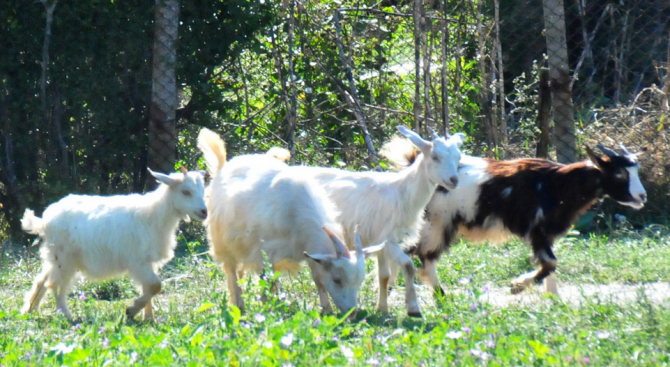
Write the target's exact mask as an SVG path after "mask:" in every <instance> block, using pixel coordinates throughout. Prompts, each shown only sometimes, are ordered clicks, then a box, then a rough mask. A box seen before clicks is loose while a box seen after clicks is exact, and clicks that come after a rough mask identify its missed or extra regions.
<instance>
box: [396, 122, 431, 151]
mask: <svg viewBox="0 0 670 367" xmlns="http://www.w3.org/2000/svg"><path fill="white" fill-rule="evenodd" d="M398 131H399V132H400V133H401V134H403V135H405V137H406V138H407V139H409V141H411V142H412V144H414V146H415V147H417V148H419V150H421V151H422V152H423V153H424V154H428V153H429V152H430V148H431V147H432V146H433V144H432V143H431V142H429V141H426V140H424V139H423V138H422V137H421V136H419V134H417V133H415V132H414V131H412V130H410V129H408V128H406V127H404V126H398Z"/></svg>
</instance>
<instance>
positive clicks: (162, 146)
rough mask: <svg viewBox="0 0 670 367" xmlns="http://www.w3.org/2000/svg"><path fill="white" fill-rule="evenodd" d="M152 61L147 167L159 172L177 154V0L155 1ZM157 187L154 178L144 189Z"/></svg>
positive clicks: (168, 167)
mask: <svg viewBox="0 0 670 367" xmlns="http://www.w3.org/2000/svg"><path fill="white" fill-rule="evenodd" d="M155 6H156V10H155V17H156V25H155V30H154V55H153V58H154V61H153V74H152V87H151V88H152V89H151V107H150V110H149V149H148V156H147V161H148V164H149V168H151V169H152V170H155V171H159V172H166V173H170V172H172V171H174V164H175V159H176V154H177V137H176V129H175V125H176V121H175V114H176V113H175V111H176V110H177V106H178V102H179V101H178V100H177V81H176V74H175V68H176V64H177V34H178V28H179V0H156V5H155ZM155 187H156V182H155V180H148V181H147V188H148V189H153V188H155Z"/></svg>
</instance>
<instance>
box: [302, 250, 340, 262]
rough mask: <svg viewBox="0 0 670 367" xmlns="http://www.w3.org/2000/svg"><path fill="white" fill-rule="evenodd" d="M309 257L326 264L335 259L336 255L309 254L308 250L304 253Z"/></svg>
mask: <svg viewBox="0 0 670 367" xmlns="http://www.w3.org/2000/svg"><path fill="white" fill-rule="evenodd" d="M302 254H303V255H305V257H307V258H308V259H312V260H314V261H316V262H317V263H319V264H321V265H326V264H329V263H331V262H332V261H333V260H335V256H334V255H331V254H308V253H307V252H306V251H305V252H303V253H302Z"/></svg>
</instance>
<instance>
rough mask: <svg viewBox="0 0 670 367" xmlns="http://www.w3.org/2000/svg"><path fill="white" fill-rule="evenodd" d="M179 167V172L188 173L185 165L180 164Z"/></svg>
mask: <svg viewBox="0 0 670 367" xmlns="http://www.w3.org/2000/svg"><path fill="white" fill-rule="evenodd" d="M179 169H180V170H181V173H183V174H184V176H186V175H188V170H187V169H186V167H184V166H183V165H182V166H180V167H179Z"/></svg>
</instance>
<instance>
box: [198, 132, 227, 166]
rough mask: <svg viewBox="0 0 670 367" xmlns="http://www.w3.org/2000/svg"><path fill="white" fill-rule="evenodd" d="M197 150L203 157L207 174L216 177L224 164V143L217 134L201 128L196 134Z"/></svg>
mask: <svg viewBox="0 0 670 367" xmlns="http://www.w3.org/2000/svg"><path fill="white" fill-rule="evenodd" d="M198 149H200V151H201V152H202V155H203V156H204V157H205V164H206V165H207V170H209V174H210V175H211V176H212V177H214V176H216V174H217V173H218V172H219V171H220V170H221V168H222V167H223V165H224V164H225V163H226V143H224V142H223V139H221V137H220V136H219V135H218V134H217V133H215V132H213V131H212V130H209V129H207V128H203V129H202V130H200V133H199V134H198Z"/></svg>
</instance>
